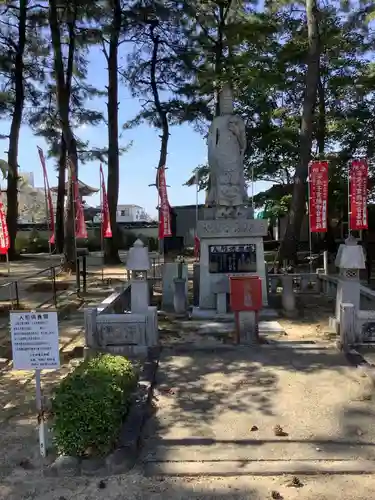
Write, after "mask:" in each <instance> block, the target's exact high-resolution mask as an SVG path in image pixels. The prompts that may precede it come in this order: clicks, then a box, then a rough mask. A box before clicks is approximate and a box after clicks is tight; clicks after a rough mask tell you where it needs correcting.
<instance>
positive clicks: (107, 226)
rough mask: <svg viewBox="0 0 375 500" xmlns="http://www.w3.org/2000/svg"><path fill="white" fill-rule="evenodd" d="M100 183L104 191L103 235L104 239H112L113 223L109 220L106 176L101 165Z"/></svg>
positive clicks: (102, 207)
mask: <svg viewBox="0 0 375 500" xmlns="http://www.w3.org/2000/svg"><path fill="white" fill-rule="evenodd" d="M100 183H101V189H102V206H101V209H102V221H101V222H102V235H103V238H112V228H111V221H110V218H109V207H108V198H107V192H106V190H105V183H104V174H103V168H102V166H101V165H100Z"/></svg>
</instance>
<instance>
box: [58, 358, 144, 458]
mask: <svg viewBox="0 0 375 500" xmlns="http://www.w3.org/2000/svg"><path fill="white" fill-rule="evenodd" d="M135 384H136V375H135V371H134V368H133V366H132V364H131V362H130V361H129V360H127V359H125V358H123V357H122V356H112V355H109V354H105V355H99V356H97V357H95V358H93V359H90V360H85V361H83V362H82V363H81V364H80V365H79V366H78V367H77V368H76V369H75V370H74V371H73V372H71V373H70V374H69V375H67V377H66V378H65V379H64V380H63V381H62V382H61V383H60V385H59V387H58V388H57V389H56V391H55V395H54V398H53V402H52V412H53V423H52V426H53V435H54V439H55V443H56V446H57V449H58V451H59V453H62V454H66V455H73V456H85V454H87V453H88V452H89V450H90V452H91V453H95V454H99V455H102V454H105V453H108V452H109V451H110V450H111V449H112V447H113V446H114V444H115V442H116V439H117V438H118V434H119V431H120V428H121V424H122V421H123V419H124V417H125V415H126V413H127V411H128V407H129V402H130V396H131V393H132V391H133V390H134V387H135Z"/></svg>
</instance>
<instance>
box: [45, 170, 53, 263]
mask: <svg viewBox="0 0 375 500" xmlns="http://www.w3.org/2000/svg"><path fill="white" fill-rule="evenodd" d="M44 201H45V209H46V222H47V230H49V232H50V229H51V225H50V223H49V212H48V200H47V185H46V179H44ZM48 249H49V255H50V256H51V253H52V251H51V236H50V237H49V238H48Z"/></svg>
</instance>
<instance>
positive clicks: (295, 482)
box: [287, 476, 303, 488]
mask: <svg viewBox="0 0 375 500" xmlns="http://www.w3.org/2000/svg"><path fill="white" fill-rule="evenodd" d="M287 486H288V487H289V488H302V486H303V483H302V482H301V481H300V479H298V477H297V476H294V477H293V478H292V480H291V481H289V482H288V483H287Z"/></svg>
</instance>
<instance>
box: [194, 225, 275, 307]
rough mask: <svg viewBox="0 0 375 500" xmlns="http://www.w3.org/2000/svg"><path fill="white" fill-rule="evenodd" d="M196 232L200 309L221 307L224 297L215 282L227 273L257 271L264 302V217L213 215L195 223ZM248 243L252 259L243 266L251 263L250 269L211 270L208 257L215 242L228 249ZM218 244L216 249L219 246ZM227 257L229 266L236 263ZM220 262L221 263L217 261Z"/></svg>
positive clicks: (265, 302)
mask: <svg viewBox="0 0 375 500" xmlns="http://www.w3.org/2000/svg"><path fill="white" fill-rule="evenodd" d="M197 232H198V236H199V238H200V248H201V255H200V276H199V279H200V285H199V308H200V309H211V310H215V309H217V307H218V305H219V306H220V309H223V307H224V299H223V297H221V298H219V302H220V303H219V304H218V298H217V290H216V288H217V285H218V284H219V283H220V282H221V281H222V280H223V278H227V279H229V277H230V276H249V275H250V276H251V275H257V276H259V277H260V279H261V281H262V298H263V306H267V280H266V266H265V261H264V246H263V237H264V236H266V235H267V221H266V220H262V219H214V220H200V221H198V225H197ZM247 245H251V246H252V248H253V249H254V250H255V255H256V259H255V262H251V263H245V264H244V267H251V271H248V272H247V271H244V272H242V271H240V272H231V271H230V270H228V271H227V272H213V266H212V262H211V265H210V258H211V257H212V252H213V249H214V247H215V246H217V247H218V248H219V247H220V248H223V247H226V248H228V251H229V252H230V247H232V248H234V249H235V250H236V251H237V250H240V248H241V247H245V246H247ZM220 248H219V249H220ZM226 259H227V260H228V261H230V266H229V267H232V268H233V267H236V266H235V263H234V262H233V259H234V257H233V259H232V257H230V256H229V257H228V255H227V256H226ZM219 265H220V264H219Z"/></svg>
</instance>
